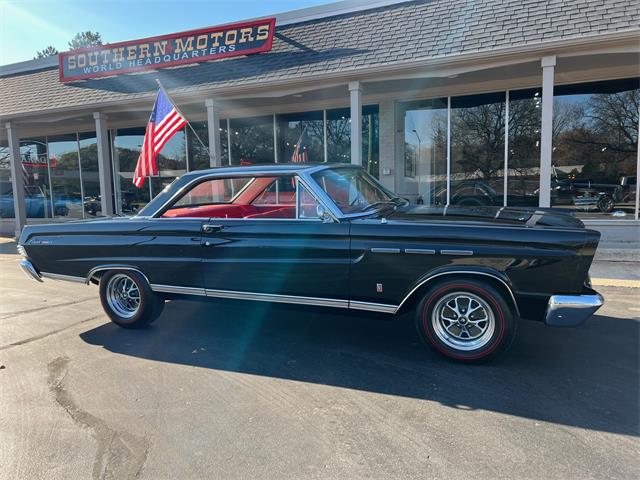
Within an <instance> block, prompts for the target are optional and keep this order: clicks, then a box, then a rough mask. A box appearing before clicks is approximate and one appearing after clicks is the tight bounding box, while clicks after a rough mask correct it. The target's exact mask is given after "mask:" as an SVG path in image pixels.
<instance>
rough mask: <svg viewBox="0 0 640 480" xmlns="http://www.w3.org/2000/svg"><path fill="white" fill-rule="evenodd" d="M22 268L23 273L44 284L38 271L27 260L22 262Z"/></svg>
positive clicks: (24, 259)
mask: <svg viewBox="0 0 640 480" xmlns="http://www.w3.org/2000/svg"><path fill="white" fill-rule="evenodd" d="M20 268H22V271H23V272H24V273H25V275H26V276H27V277H29V278H32V279H34V280H37V281H38V282H42V275H40V274H39V273H38V270H36V267H34V266H33V263H31V262H30V261H29V260H27V259H26V258H23V259H22V260H20Z"/></svg>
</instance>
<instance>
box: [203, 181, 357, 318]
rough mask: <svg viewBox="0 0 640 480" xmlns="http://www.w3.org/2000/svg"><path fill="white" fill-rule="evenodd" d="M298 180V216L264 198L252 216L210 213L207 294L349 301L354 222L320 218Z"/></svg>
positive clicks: (310, 301)
mask: <svg viewBox="0 0 640 480" xmlns="http://www.w3.org/2000/svg"><path fill="white" fill-rule="evenodd" d="M296 185H299V187H298V188H299V191H298V192H296V197H295V201H296V202H297V205H293V208H295V215H293V217H294V218H278V216H282V215H283V214H282V211H283V210H286V208H284V207H283V208H280V209H275V208H272V209H271V210H269V209H266V208H265V204H264V203H263V204H262V207H263V208H262V210H259V211H258V213H255V214H253V215H250V216H248V217H247V218H211V219H210V220H209V222H208V223H207V224H205V225H204V226H203V234H202V242H203V249H202V252H203V272H204V283H205V287H206V289H207V294H208V295H210V296H220V297H232V298H234V297H235V298H242V299H254V300H271V301H285V302H289V303H306V304H328V305H333V306H346V302H347V300H348V297H349V223H340V222H337V221H336V222H323V221H322V220H320V219H319V218H318V217H317V215H316V213H315V211H316V208H315V205H316V204H317V200H316V199H315V198H313V196H312V195H311V194H310V192H309V191H308V190H306V188H305V187H304V186H303V185H302V184H300V183H299V182H297V181H296ZM281 194H282V193H281ZM262 198H269V195H268V192H266V193H265V195H263V196H262ZM260 206H261V205H256V208H258V207H260ZM278 212H280V213H278ZM237 292H241V293H239V294H237ZM277 296H286V297H289V298H279V297H277ZM300 297H307V298H300ZM322 299H326V300H327V301H326V302H322ZM334 300H335V302H334Z"/></svg>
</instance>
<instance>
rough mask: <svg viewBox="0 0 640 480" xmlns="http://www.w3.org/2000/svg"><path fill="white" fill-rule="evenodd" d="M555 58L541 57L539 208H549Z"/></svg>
mask: <svg viewBox="0 0 640 480" xmlns="http://www.w3.org/2000/svg"><path fill="white" fill-rule="evenodd" d="M555 66H556V57H555V56H549V57H542V128H541V129H540V199H539V202H540V203H539V205H540V206H541V207H550V206H551V155H552V148H553V145H552V144H553V76H554V69H555Z"/></svg>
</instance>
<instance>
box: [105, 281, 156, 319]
mask: <svg viewBox="0 0 640 480" xmlns="http://www.w3.org/2000/svg"><path fill="white" fill-rule="evenodd" d="M100 301H101V302H102V308H104V310H105V312H106V313H107V315H109V318H110V319H111V321H112V322H113V323H115V324H116V325H119V326H121V327H124V328H140V327H143V326H144V325H147V324H149V323H151V322H153V321H154V320H155V319H156V318H158V316H159V315H160V313H161V312H162V309H163V307H164V300H163V299H162V298H160V297H158V295H156V294H155V293H154V292H153V291H151V288H150V287H149V284H148V283H147V281H146V279H145V278H144V277H143V276H142V275H141V274H139V273H138V272H135V271H132V270H114V271H110V272H107V273H105V274H104V275H103V276H102V278H101V279H100Z"/></svg>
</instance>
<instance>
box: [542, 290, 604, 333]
mask: <svg viewBox="0 0 640 480" xmlns="http://www.w3.org/2000/svg"><path fill="white" fill-rule="evenodd" d="M602 305H604V298H602V295H600V294H599V293H598V292H596V291H595V290H591V289H585V292H584V293H583V294H581V295H552V296H551V298H550V299H549V303H548V304H547V310H546V312H545V315H544V323H546V324H547V325H549V326H552V327H577V326H579V325H582V324H583V323H584V322H585V320H587V318H589V317H590V316H591V315H593V314H594V313H595V312H596V310H598V309H599V308H600V307H601V306H602Z"/></svg>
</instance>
